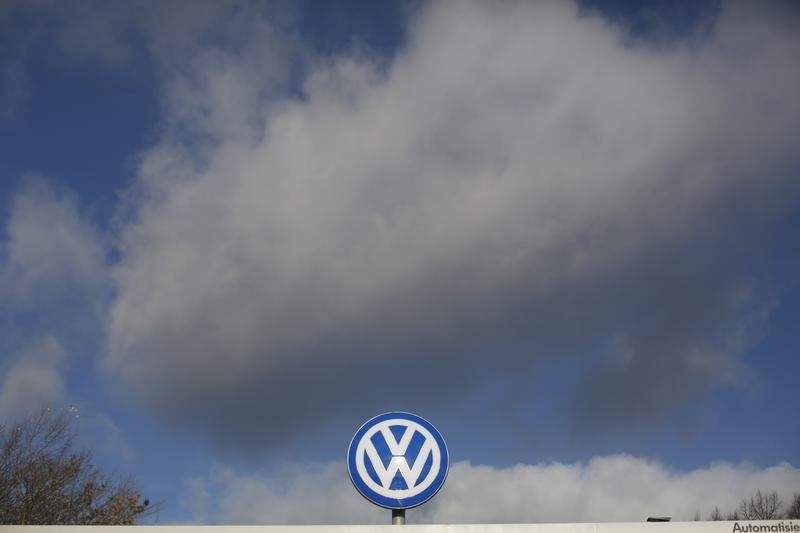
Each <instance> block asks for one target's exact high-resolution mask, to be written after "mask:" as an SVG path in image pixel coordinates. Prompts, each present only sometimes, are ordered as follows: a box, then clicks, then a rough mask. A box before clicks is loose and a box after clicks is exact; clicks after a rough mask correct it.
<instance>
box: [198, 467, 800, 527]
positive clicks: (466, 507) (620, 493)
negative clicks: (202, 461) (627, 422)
mask: <svg viewBox="0 0 800 533" xmlns="http://www.w3.org/2000/svg"><path fill="white" fill-rule="evenodd" d="M344 471H345V465H344V464H341V463H329V464H322V465H299V464H290V465H286V466H285V467H284V468H283V471H282V472H279V473H277V474H271V475H268V476H265V475H261V474H259V473H247V474H242V473H239V472H236V471H235V470H233V469H231V468H228V467H225V466H221V465H219V466H215V467H213V468H212V469H211V471H210V472H209V474H208V475H206V476H203V477H198V478H192V479H190V480H188V481H187V482H186V483H185V490H184V494H183V499H184V505H185V507H186V510H187V511H188V512H189V513H190V516H191V517H192V519H193V520H194V521H195V522H197V523H203V524H208V523H220V524H382V523H388V521H389V511H387V510H386V509H381V508H378V507H375V506H374V505H372V504H371V503H369V502H367V501H366V500H364V499H363V498H362V497H361V496H360V495H359V494H358V493H357V492H356V491H355V489H354V488H353V487H352V485H351V484H350V481H349V480H348V479H347V476H346V475H343V473H344ZM798 482H800V471H798V470H797V469H796V468H794V467H792V466H791V465H789V464H786V463H782V464H778V465H775V466H772V467H769V468H764V469H759V468H755V467H753V466H752V465H748V464H729V463H717V464H713V465H711V466H709V467H707V468H698V469H696V470H691V471H686V472H680V471H674V470H670V469H668V468H666V467H664V465H662V464H660V463H658V462H654V461H647V460H645V459H641V458H637V457H632V456H629V455H612V456H604V457H602V456H601V457H594V458H592V459H591V460H590V461H588V462H587V463H574V464H570V463H541V464H518V465H514V466H511V467H508V468H495V467H491V466H485V465H473V464H470V463H468V462H460V463H456V464H455V465H453V468H452V469H451V472H450V474H449V476H448V480H447V483H446V484H445V486H444V488H442V490H441V492H439V494H437V495H436V497H434V498H433V499H432V500H430V502H429V503H427V504H426V505H424V506H422V507H419V508H416V509H411V510H409V511H408V514H407V517H408V523H410V524H452V523H474V524H485V523H541V522H642V521H644V520H645V519H646V518H647V517H648V516H670V517H672V518H673V520H692V519H693V517H694V516H695V513H697V514H698V515H699V516H700V517H702V518H703V519H708V517H709V515H710V514H711V512H712V511H713V509H714V508H715V507H717V508H719V509H720V511H721V512H722V513H723V514H725V513H727V512H730V511H733V510H734V509H736V508H737V507H738V505H739V502H740V501H741V500H743V499H746V498H750V497H751V496H752V495H753V494H754V493H755V491H756V490H767V491H772V490H774V491H776V492H778V494H779V495H780V497H781V498H782V499H783V501H784V502H788V501H790V500H791V497H792V495H793V493H794V492H795V491H796V487H797V484H798ZM309 502H314V503H313V504H309Z"/></svg>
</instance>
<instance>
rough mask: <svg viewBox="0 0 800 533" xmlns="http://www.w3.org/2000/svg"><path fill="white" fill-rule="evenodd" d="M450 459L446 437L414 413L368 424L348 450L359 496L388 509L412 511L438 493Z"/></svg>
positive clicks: (380, 417) (380, 418)
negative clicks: (445, 441)
mask: <svg viewBox="0 0 800 533" xmlns="http://www.w3.org/2000/svg"><path fill="white" fill-rule="evenodd" d="M449 466H450V458H449V456H448V455H447V445H446V444H445V443H444V439H443V438H442V435H441V434H440V433H439V432H438V431H437V430H436V428H435V427H433V425H432V424H431V423H430V422H428V421H427V420H425V419H424V418H422V417H421V416H417V415H414V414H411V413H403V412H393V413H385V414H382V415H378V416H376V417H375V418H372V419H370V420H368V421H367V422H365V423H364V425H363V426H361V427H360V428H359V429H358V431H356V434H355V435H354V436H353V440H352V441H350V447H349V448H348V450H347V469H348V471H349V472H350V479H352V480H353V485H355V487H356V489H357V490H358V492H360V493H361V494H362V495H363V496H364V497H365V498H366V499H368V500H369V501H371V502H372V503H374V504H376V505H380V506H381V507H386V508H389V509H409V508H411V507H416V506H417V505H421V504H423V503H425V502H426V501H428V500H429V499H431V498H432V497H433V495H434V494H436V493H437V492H438V491H439V489H440V488H442V485H443V484H444V480H445V478H446V477H447V470H448V468H449Z"/></svg>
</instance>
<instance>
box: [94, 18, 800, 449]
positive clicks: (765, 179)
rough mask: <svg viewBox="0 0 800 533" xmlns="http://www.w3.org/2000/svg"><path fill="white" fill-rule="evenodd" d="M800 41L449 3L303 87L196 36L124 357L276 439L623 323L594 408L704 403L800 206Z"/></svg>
mask: <svg viewBox="0 0 800 533" xmlns="http://www.w3.org/2000/svg"><path fill="white" fill-rule="evenodd" d="M240 23H241V21H238V22H237V21H234V22H233V24H240ZM237 43H238V41H237ZM256 50H264V48H263V46H258V47H256ZM798 52H800V43H799V42H798V39H797V38H796V32H794V31H793V30H792V29H791V28H788V27H787V26H786V25H785V24H784V23H783V22H782V21H781V20H780V18H779V17H775V16H772V14H770V13H769V12H767V10H761V9H759V8H758V7H752V6H751V7H748V6H746V5H739V4H733V5H726V6H725V9H724V10H723V12H722V14H721V15H720V18H719V20H718V21H717V22H716V25H715V26H714V28H713V30H712V32H711V33H710V35H709V36H708V38H707V39H706V40H703V41H700V42H695V41H693V42H692V43H691V44H689V43H683V42H678V43H675V44H674V45H672V46H671V47H667V48H658V49H650V48H648V47H647V44H646V43H643V44H641V45H635V46H634V45H630V44H628V43H626V42H625V40H624V38H623V36H622V34H621V32H620V31H619V30H618V29H617V28H615V27H613V26H610V25H608V24H607V23H605V22H603V21H602V20H601V19H599V18H597V17H592V16H585V15H580V14H579V13H578V10H577V8H575V7H574V6H571V5H569V4H567V3H564V2H541V3H513V4H502V5H492V6H487V5H484V4H479V3H475V4H473V3H465V2H440V3H434V4H432V5H431V6H429V7H428V8H426V9H424V10H423V11H422V13H421V14H420V15H419V17H418V19H416V20H415V21H414V22H413V25H412V27H411V32H410V40H409V43H408V45H407V46H406V47H405V48H403V49H402V50H400V51H399V52H398V54H397V56H396V58H395V60H394V61H393V63H391V64H390V65H389V66H388V68H386V69H385V70H383V69H382V68H381V67H380V66H378V65H376V64H374V63H373V62H371V61H370V58H369V57H366V56H355V57H338V58H332V59H331V60H330V61H320V62H318V63H315V64H314V65H313V66H312V67H311V69H310V72H309V75H308V76H307V77H306V78H305V80H304V84H303V91H302V92H303V96H302V98H293V97H288V98H284V99H280V98H277V99H276V98H275V97H274V92H271V91H270V87H272V85H273V84H274V83H282V81H275V80H276V79H277V80H285V78H282V77H280V76H278V77H277V78H274V77H272V75H271V74H270V72H271V71H270V65H271V62H272V61H273V59H272V56H271V55H269V54H265V55H261V54H258V53H257V54H249V53H247V52H245V51H244V50H243V49H240V48H238V47H237V46H233V48H232V49H226V48H225V47H224V46H219V47H211V48H208V49H204V50H201V51H200V52H198V53H196V54H195V55H192V56H190V57H189V58H188V59H187V60H186V64H187V65H190V66H191V68H190V69H189V70H190V71H191V75H188V76H183V75H181V76H178V77H176V78H174V79H168V81H167V83H166V88H167V89H166V91H167V94H168V95H171V96H175V98H172V97H169V98H167V100H166V102H167V108H166V111H167V117H166V119H165V120H166V122H167V123H169V122H170V120H174V121H175V122H176V123H179V124H180V125H181V128H178V130H179V131H180V132H181V135H178V134H176V133H175V132H174V131H172V132H170V134H169V135H167V136H166V137H165V140H164V142H163V143H161V144H159V145H158V146H155V147H154V148H153V149H152V150H151V151H150V152H148V153H147V154H145V155H144V156H143V161H142V165H141V169H140V175H139V181H140V190H139V191H138V192H140V193H141V203H140V204H139V205H138V211H137V214H136V217H135V219H134V220H132V221H131V223H130V224H128V225H127V226H126V227H125V228H124V231H123V238H122V243H121V250H122V257H121V260H120V262H119V265H118V267H117V269H116V271H115V282H116V288H117V293H116V294H117V295H116V299H115V300H114V302H113V305H112V307H111V310H110V316H109V321H108V329H107V333H108V347H107V357H106V358H105V360H104V363H105V367H106V368H107V369H108V370H109V372H110V375H112V376H113V377H115V378H116V379H118V380H119V381H120V382H121V383H122V384H123V385H124V386H125V387H126V388H127V390H128V391H130V392H131V394H132V395H133V396H134V397H137V398H139V399H140V400H141V401H142V402H144V403H146V404H148V405H149V406H150V407H151V408H152V409H153V412H155V413H158V414H159V416H163V417H165V418H166V419H168V420H169V421H170V423H171V424H173V425H174V426H176V427H180V426H182V427H188V428H190V429H192V430H195V431H198V432H203V433H206V434H207V436H208V437H209V438H210V439H211V440H212V441H215V442H217V443H220V444H226V445H232V446H244V447H247V446H253V447H256V445H257V447H258V448H259V449H264V448H265V447H266V448H268V447H269V446H270V445H276V444H277V442H278V439H277V437H276V435H280V436H281V438H289V437H291V435H292V434H293V433H294V430H295V429H296V428H297V427H306V423H307V421H309V420H313V421H317V420H323V419H325V418H326V417H328V416H330V415H331V414H332V413H334V412H337V411H340V412H341V411H344V410H346V408H347V407H348V406H353V405H356V404H359V405H360V406H361V408H364V409H368V408H370V407H371V406H369V405H367V406H365V405H364V399H365V398H370V397H373V396H374V395H373V394H372V393H374V392H375V391H376V390H377V389H378V388H380V390H381V392H382V393H383V394H386V395H388V396H390V397H392V398H394V399H395V400H396V401H397V402H400V403H403V404H405V405H409V406H410V407H414V406H415V405H420V404H424V403H425V402H431V401H435V399H436V398H437V397H441V396H454V395H455V396H457V395H458V394H462V393H464V394H468V393H469V387H470V386H475V385H476V383H478V379H479V378H480V380H490V379H491V378H492V377H493V376H492V375H487V374H486V372H485V369H486V367H487V366H490V367H491V368H493V369H494V371H496V372H498V373H501V374H502V373H503V372H506V371H512V370H513V371H515V372H518V373H519V372H526V371H528V370H529V369H530V368H531V366H530V365H531V363H532V362H533V361H536V360H537V359H539V358H541V357H544V356H545V354H547V353H554V352H555V353H565V354H568V355H571V356H573V357H578V356H579V355H578V354H586V353H588V354H590V355H596V354H597V352H598V349H597V348H596V346H607V345H609V344H610V340H612V339H625V342H624V343H623V344H624V346H625V349H626V351H625V357H612V358H611V362H608V363H607V364H606V365H605V366H603V367H601V368H600V369H599V370H598V372H596V373H595V374H593V375H592V376H591V377H590V378H587V382H586V383H585V386H584V387H583V389H582V390H581V392H580V394H579V396H578V397H577V398H575V402H574V404H575V413H576V415H577V416H578V417H582V418H583V419H584V420H588V421H592V422H593V423H594V424H595V426H597V427H593V428H592V430H593V431H596V430H599V429H602V428H603V427H606V426H609V425H614V424H629V423H645V421H646V420H657V419H658V418H659V416H660V415H664V414H665V413H668V412H669V411H670V409H674V408H676V407H678V408H680V407H685V406H687V405H689V404H691V403H692V402H697V401H700V400H702V398H703V395H704V394H705V393H706V392H707V391H708V390H709V389H710V388H713V387H714V386H717V385H719V384H720V383H728V382H730V381H731V380H732V379H734V378H735V375H736V374H737V372H739V371H740V369H741V368H742V366H741V361H740V356H741V351H742V350H743V349H744V347H745V346H746V344H738V345H737V346H741V348H738V347H737V348H736V349H731V348H730V347H731V346H733V344H732V343H731V341H730V339H731V338H734V337H736V336H737V335H738V332H739V331H741V330H742V327H741V322H742V320H745V319H746V315H743V314H742V313H743V310H744V309H747V308H748V307H749V306H754V307H758V306H760V305H761V303H762V302H761V300H760V299H759V297H758V292H757V290H754V288H756V289H757V287H754V285H753V281H752V279H751V277H750V273H751V272H750V268H751V267H752V266H753V265H754V264H755V263H754V261H755V260H756V259H757V258H759V257H762V256H763V252H764V249H763V247H764V245H765V244H764V243H765V238H764V235H767V236H769V235H772V234H773V232H774V231H775V226H776V223H777V221H778V217H779V216H780V214H781V213H782V210H783V209H784V208H785V206H786V205H787V204H786V203H785V202H791V201H792V199H794V198H796V197H797V190H796V185H795V182H796V180H793V178H792V176H791V173H790V170H791V169H793V168H796V165H797V163H798V156H797V154H796V150H795V149H794V147H793V146H792V145H791V142H789V141H788V140H789V139H792V138H793V137H794V136H795V134H796V131H797V128H798V124H800V108H799V107H798V106H799V104H798V101H797V99H796V97H795V91H794V88H795V87H796V86H797V84H798V81H800V74H798V72H797V69H796V68H794V64H795V62H796V57H797V54H798ZM240 57H241V58H242V59H240ZM262 69H267V71H268V73H267V75H266V76H264V77H263V78H262V77H261V76H260V73H261V72H262ZM279 70H280V69H279ZM253 83H256V84H261V85H259V86H258V89H259V90H254V89H253V87H252V84H253ZM176 91H177V92H176ZM195 96H197V97H196V98H195ZM187 117H188V118H187ZM186 138H191V139H193V140H192V141H188V142H187V141H185V139H186ZM197 139H201V140H203V139H206V140H207V139H211V140H212V142H199V141H197ZM731 235H736V238H735V239H732V238H731ZM738 340H739V339H738V338H737V342H738ZM612 344H613V343H612ZM487 354H491V362H490V363H489V364H488V365H487V364H486V360H487V358H489V357H490V356H489V355H487ZM408 368H414V369H415V375H416V377H417V379H414V380H403V381H402V383H400V382H397V383H390V384H388V385H387V384H386V383H384V382H383V381H380V382H379V381H376V380H374V379H369V376H386V375H392V374H395V375H396V373H397V372H400V371H404V370H406V369H408ZM454 373H455V374H456V375H455V376H454V375H453V374H454ZM652 375H658V376H659V380H658V381H657V382H654V381H653V380H651V379H649V376H652ZM439 383H447V384H448V385H447V386H448V387H450V388H449V389H445V390H442V388H441V387H439V386H438V385H437V386H436V387H434V384H439ZM387 388H388V389H389V390H387ZM633 398H635V400H636V401H632V399H633ZM255 418H258V419H259V420H268V421H269V423H268V424H261V425H260V427H261V429H259V428H254V427H253V424H252V420H253V419H255ZM231 435H237V436H238V437H239V438H231V437H230V436H231Z"/></svg>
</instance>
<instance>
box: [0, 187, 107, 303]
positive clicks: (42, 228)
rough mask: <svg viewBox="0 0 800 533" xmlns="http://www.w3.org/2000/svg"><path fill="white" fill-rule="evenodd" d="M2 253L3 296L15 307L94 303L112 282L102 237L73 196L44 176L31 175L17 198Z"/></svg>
mask: <svg viewBox="0 0 800 533" xmlns="http://www.w3.org/2000/svg"><path fill="white" fill-rule="evenodd" d="M3 251H4V252H5V253H4V254H3V255H4V261H2V262H0V295H2V297H3V298H4V299H5V301H6V302H7V304H9V305H13V306H15V307H17V308H21V309H36V308H39V309H47V308H48V307H49V306H51V305H53V303H54V302H57V301H60V300H64V299H66V298H76V297H78V298H88V300H89V301H90V302H91V301H94V300H95V299H96V298H98V297H99V296H102V295H103V294H102V289H103V288H104V286H105V285H106V284H107V282H108V273H107V270H106V267H105V261H104V249H103V241H102V239H101V238H100V236H99V235H98V234H97V232H96V230H95V229H94V227H93V226H92V225H91V224H89V223H88V222H87V221H86V220H85V219H84V218H83V217H82V216H81V214H80V213H79V210H78V207H77V204H76V202H75V200H74V198H73V197H71V196H70V195H69V194H68V193H66V192H65V191H60V190H57V189H55V188H53V186H52V185H51V184H50V183H49V182H47V181H46V180H45V179H43V178H40V177H28V179H27V180H26V181H25V186H24V188H23V189H22V190H20V192H19V193H18V194H17V195H16V197H15V198H14V203H13V205H12V208H11V215H10V217H9V220H8V222H7V225H6V241H5V243H4V250H3ZM74 303H75V302H74V301H73V304H74Z"/></svg>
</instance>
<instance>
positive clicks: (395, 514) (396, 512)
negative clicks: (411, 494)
mask: <svg viewBox="0 0 800 533" xmlns="http://www.w3.org/2000/svg"><path fill="white" fill-rule="evenodd" d="M392 525H393V526H404V525H406V510H405V509H392Z"/></svg>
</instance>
